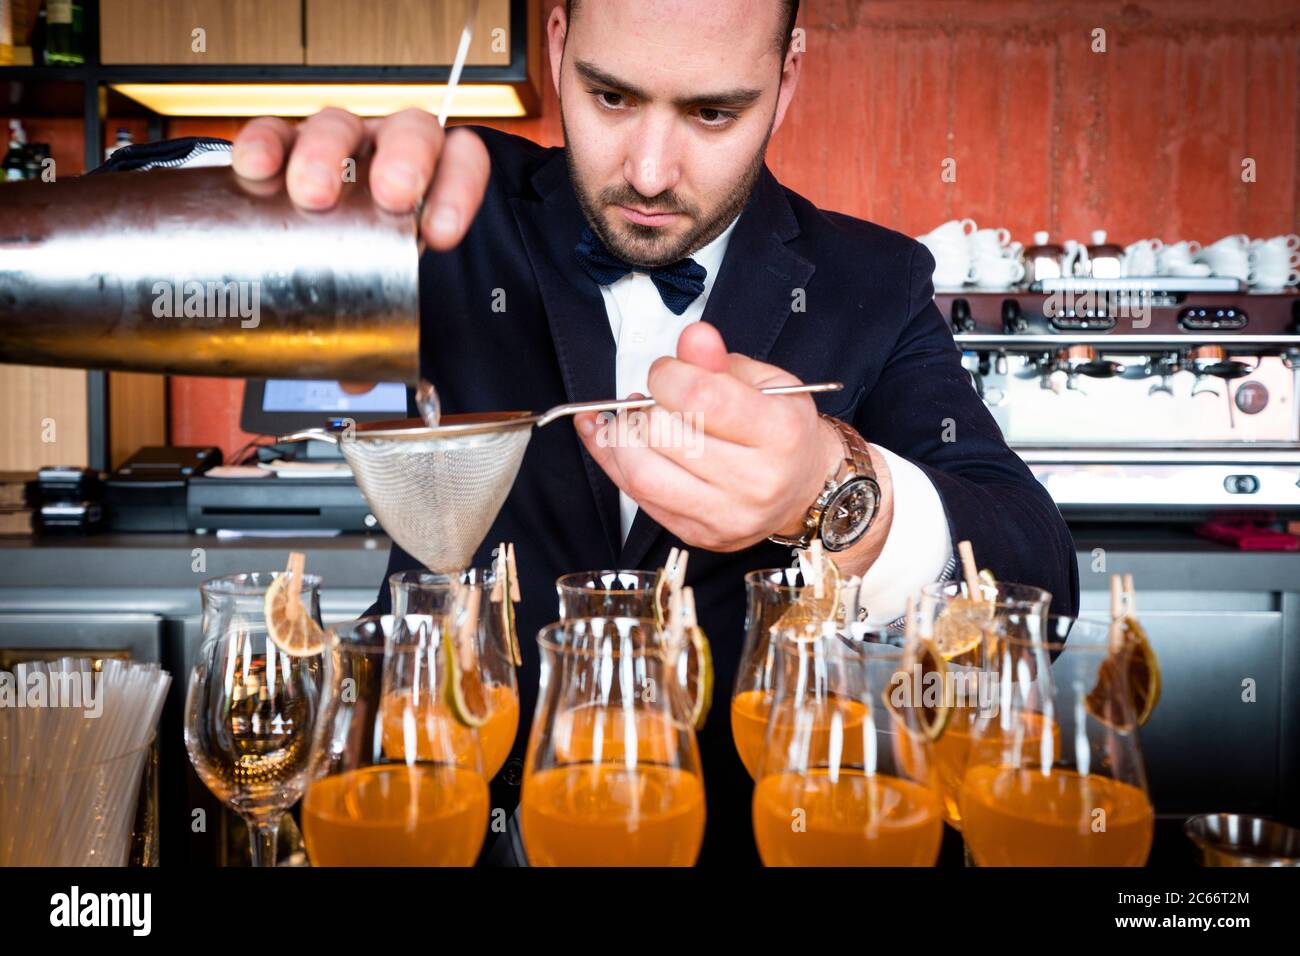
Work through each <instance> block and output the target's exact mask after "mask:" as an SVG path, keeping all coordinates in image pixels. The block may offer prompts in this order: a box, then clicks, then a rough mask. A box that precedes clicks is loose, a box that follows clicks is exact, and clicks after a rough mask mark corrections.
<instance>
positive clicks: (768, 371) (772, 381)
mask: <svg viewBox="0 0 1300 956" xmlns="http://www.w3.org/2000/svg"><path fill="white" fill-rule="evenodd" d="M727 371H728V372H730V373H731V375H732V376H734V377H735V378H738V379H740V380H741V381H742V382H744V383H745V384H746V385H749V386H751V387H753V388H771V387H773V386H776V385H802V384H803V383H802V382H801V381H799V379H798V377H797V376H795V375H792V374H790V373H789V372H787V371H786V370H785V369H783V368H778V367H777V366H775V365H768V364H767V363H766V362H759V361H757V360H756V359H752V358H750V357H749V356H748V355H741V354H740V353H739V352H732V353H731V354H730V355H728V356H727Z"/></svg>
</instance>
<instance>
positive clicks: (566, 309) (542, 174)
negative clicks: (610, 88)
mask: <svg viewBox="0 0 1300 956" xmlns="http://www.w3.org/2000/svg"><path fill="white" fill-rule="evenodd" d="M532 182H533V185H534V187H535V188H536V190H537V194H538V195H537V197H536V198H515V199H512V200H511V201H510V203H511V206H512V208H513V211H514V215H515V221H516V222H517V223H518V225H519V231H520V234H521V235H522V237H523V243H524V248H525V249H526V250H527V251H528V258H529V260H530V262H531V264H532V267H533V273H534V275H535V276H536V277H537V287H538V290H539V291H540V293H541V296H542V301H543V303H544V304H545V306H546V316H547V320H548V321H549V323H550V327H551V338H552V341H553V342H554V344H555V355H556V357H557V358H558V360H559V364H560V372H561V375H562V376H563V379H564V389H565V393H566V395H567V396H568V400H569V401H570V402H583V401H594V400H597V399H606V398H612V397H613V396H614V352H615V348H616V346H615V342H614V336H613V334H612V333H611V332H610V330H609V317H608V315H607V313H606V311H605V302H604V299H602V298H601V294H600V288H599V286H597V285H596V284H595V283H594V282H592V281H591V279H589V278H588V277H587V276H586V275H584V274H583V273H582V272H581V271H580V270H579V268H578V265H577V262H576V261H575V259H574V252H573V250H574V246H576V245H577V243H578V240H579V238H580V237H581V235H582V228H583V226H584V225H585V220H584V219H583V216H582V210H581V208H580V207H579V206H578V201H577V198H576V197H575V196H574V194H573V189H572V187H571V186H570V184H569V180H568V169H567V167H566V165H565V162H564V154H563V152H562V151H557V152H556V153H555V155H554V156H553V157H552V158H551V159H550V160H548V161H547V162H546V163H545V164H543V165H542V167H541V168H540V169H539V170H538V171H537V172H536V173H535V174H534V175H533V180H532ZM547 427H549V428H564V427H569V428H572V427H573V426H572V423H567V422H556V423H555V424H553V425H550V426H547ZM579 447H581V446H579ZM581 454H582V463H583V466H584V468H585V469H586V472H587V480H588V482H589V483H590V485H591V492H592V495H593V496H594V498H595V501H596V508H597V511H598V513H599V514H600V521H601V525H602V527H603V528H604V531H605V537H606V541H607V544H608V545H609V555H610V561H611V562H613V561H615V560H616V557H617V555H618V551H619V547H620V541H621V537H622V534H621V529H620V527H619V514H618V489H617V488H616V487H615V485H614V483H613V482H612V481H610V480H609V477H608V476H607V475H606V474H605V473H604V471H602V470H601V468H600V466H599V465H597V464H596V462H595V460H594V459H593V458H592V457H591V456H590V455H589V454H588V453H587V450H586V449H585V448H582V449H581Z"/></svg>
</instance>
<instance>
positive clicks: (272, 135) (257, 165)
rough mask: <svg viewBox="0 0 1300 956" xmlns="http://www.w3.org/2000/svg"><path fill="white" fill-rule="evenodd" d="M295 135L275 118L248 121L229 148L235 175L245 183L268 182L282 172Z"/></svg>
mask: <svg viewBox="0 0 1300 956" xmlns="http://www.w3.org/2000/svg"><path fill="white" fill-rule="evenodd" d="M295 135H296V134H295V132H294V128H293V127H292V126H290V125H289V124H288V123H286V122H285V121H284V120H282V119H280V117H278V116H261V117H258V118H257V119H255V120H249V121H248V122H247V123H245V124H244V128H243V129H241V130H240V131H239V135H238V136H236V137H235V142H234V144H233V145H232V146H231V148H230V162H231V165H232V166H233V167H234V169H235V173H236V174H237V175H239V176H242V177H244V178H245V179H257V180H260V179H270V178H271V177H272V176H274V175H276V174H277V173H278V172H280V170H281V169H283V168H284V158H285V157H286V156H288V155H289V150H290V148H291V147H292V146H293V140H294V136H295Z"/></svg>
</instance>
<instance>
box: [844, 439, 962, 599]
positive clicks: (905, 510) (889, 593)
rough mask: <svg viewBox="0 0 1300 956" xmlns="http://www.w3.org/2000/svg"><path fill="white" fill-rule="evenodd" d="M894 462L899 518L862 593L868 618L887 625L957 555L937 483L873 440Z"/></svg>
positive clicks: (891, 466) (892, 470) (888, 460)
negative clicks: (910, 598)
mask: <svg viewBox="0 0 1300 956" xmlns="http://www.w3.org/2000/svg"><path fill="white" fill-rule="evenodd" d="M871 447H872V448H874V449H875V450H876V451H877V452H878V453H879V454H880V456H881V457H882V458H884V459H885V462H886V463H887V464H888V465H889V476H890V480H891V482H892V484H893V489H894V520H893V522H892V523H891V524H890V526H889V534H888V536H886V538H885V546H884V548H883V549H882V550H881V552H880V557H879V558H877V559H876V563H875V564H873V565H872V566H871V567H870V568H869V569H868V570H867V573H866V574H864V575H863V576H862V589H861V591H860V592H859V596H860V598H861V602H862V603H861V606H862V607H865V608H866V609H867V611H868V612H869V616H868V618H867V622H868V623H869V624H874V625H886V624H890V623H891V622H893V621H895V620H897V619H898V618H899V617H901V616H902V615H903V614H904V613H905V612H906V611H907V599H908V598H909V597H911V596H912V595H914V594H917V593H919V592H920V590H921V588H922V587H923V586H925V585H927V584H930V583H931V582H933V581H938V580H939V579H940V578H941V577H943V575H944V574H945V573H946V572H947V569H948V565H949V563H950V561H951V558H952V535H951V534H950V533H949V531H948V517H947V515H946V514H945V513H944V510H943V502H942V500H940V498H939V492H937V491H935V488H934V483H933V482H931V481H930V478H929V476H927V475H926V473H925V472H924V471H922V470H921V469H920V468H918V467H917V466H916V465H914V464H912V463H911V462H910V461H908V460H907V459H905V458H900V457H898V456H897V455H895V454H894V453H893V452H891V451H889V450H888V449H887V448H881V447H880V446H879V445H872V446H871Z"/></svg>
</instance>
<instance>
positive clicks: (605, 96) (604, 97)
mask: <svg viewBox="0 0 1300 956" xmlns="http://www.w3.org/2000/svg"><path fill="white" fill-rule="evenodd" d="M591 92H592V93H594V94H595V96H596V101H597V102H598V103H600V105H601V106H604V107H605V108H606V109H611V110H617V109H622V107H623V105H624V103H623V94H622V93H611V92H610V91H609V90H592V91H591Z"/></svg>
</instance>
